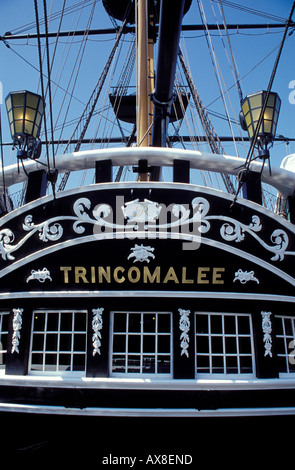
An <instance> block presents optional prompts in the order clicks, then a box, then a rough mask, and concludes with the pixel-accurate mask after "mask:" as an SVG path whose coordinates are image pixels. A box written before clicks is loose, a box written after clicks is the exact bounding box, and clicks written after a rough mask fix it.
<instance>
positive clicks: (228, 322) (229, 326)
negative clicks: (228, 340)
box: [224, 315, 236, 335]
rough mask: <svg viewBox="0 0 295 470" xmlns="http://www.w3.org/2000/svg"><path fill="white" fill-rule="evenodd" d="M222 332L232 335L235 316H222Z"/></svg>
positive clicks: (234, 329)
mask: <svg viewBox="0 0 295 470" xmlns="http://www.w3.org/2000/svg"><path fill="white" fill-rule="evenodd" d="M224 332H225V334H232V335H233V334H235V333H236V318H235V317H234V316H233V315H225V316H224Z"/></svg>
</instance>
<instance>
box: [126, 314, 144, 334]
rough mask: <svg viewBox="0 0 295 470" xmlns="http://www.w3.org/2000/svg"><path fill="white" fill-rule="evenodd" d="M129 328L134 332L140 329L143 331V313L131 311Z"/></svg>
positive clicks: (138, 331)
mask: <svg viewBox="0 0 295 470" xmlns="http://www.w3.org/2000/svg"><path fill="white" fill-rule="evenodd" d="M128 330H129V331H132V332H134V333H140V331H141V314H138V313H134V314H133V313H130V315H129V327H128Z"/></svg>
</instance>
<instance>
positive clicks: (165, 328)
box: [158, 313, 171, 333]
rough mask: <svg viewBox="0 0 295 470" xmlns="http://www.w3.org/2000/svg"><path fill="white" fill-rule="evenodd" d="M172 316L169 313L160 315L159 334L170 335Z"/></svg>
mask: <svg viewBox="0 0 295 470" xmlns="http://www.w3.org/2000/svg"><path fill="white" fill-rule="evenodd" d="M170 321H171V319H170V315H169V314H167V313H159V314H158V332H159V333H170Z"/></svg>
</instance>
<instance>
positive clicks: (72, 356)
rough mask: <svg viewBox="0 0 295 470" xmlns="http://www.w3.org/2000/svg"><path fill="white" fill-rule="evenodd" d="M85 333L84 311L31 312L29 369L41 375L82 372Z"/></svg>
mask: <svg viewBox="0 0 295 470" xmlns="http://www.w3.org/2000/svg"><path fill="white" fill-rule="evenodd" d="M78 331H79V333H78ZM86 334H87V312H85V311H77V312H76V311H53V310H52V311H49V312H45V311H44V312H40V311H37V310H36V311H35V312H33V334H32V339H31V351H30V370H31V371H38V370H39V371H43V372H73V371H82V370H85V368H86ZM77 353H78V354H77Z"/></svg>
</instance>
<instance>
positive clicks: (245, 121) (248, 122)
mask: <svg viewBox="0 0 295 470" xmlns="http://www.w3.org/2000/svg"><path fill="white" fill-rule="evenodd" d="M266 95H267V92H266V91H259V92H257V93H252V94H251V95H248V96H246V98H245V99H244V100H243V102H242V113H241V126H242V129H243V130H247V131H248V134H249V137H250V139H251V140H252V139H253V137H254V134H255V130H256V127H257V123H258V120H259V117H260V114H261V111H262V109H263V106H264V102H265V99H266ZM280 107H281V100H280V98H279V95H278V94H277V93H274V92H270V93H269V96H268V100H267V103H266V108H265V111H264V114H263V119H262V123H261V126H260V129H259V132H258V136H257V142H256V145H257V147H258V149H264V150H265V151H267V145H268V144H271V143H272V142H273V140H274V138H275V134H276V129H277V123H278V118H279V112H280ZM263 154H264V152H263V151H262V156H263Z"/></svg>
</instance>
